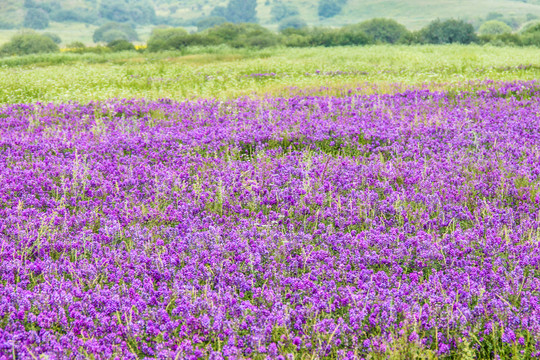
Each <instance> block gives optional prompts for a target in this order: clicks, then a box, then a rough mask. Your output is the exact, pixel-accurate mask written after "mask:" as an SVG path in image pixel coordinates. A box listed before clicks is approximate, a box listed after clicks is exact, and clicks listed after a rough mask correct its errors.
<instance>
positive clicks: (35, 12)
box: [23, 8, 49, 30]
mask: <svg viewBox="0 0 540 360" xmlns="http://www.w3.org/2000/svg"><path fill="white" fill-rule="evenodd" d="M23 26H24V27H25V28H29V29H36V30H42V29H46V28H47V27H48V26H49V15H48V14H47V13H46V12H45V11H44V10H42V9H37V8H30V9H28V10H26V14H25V15H24V21H23Z"/></svg>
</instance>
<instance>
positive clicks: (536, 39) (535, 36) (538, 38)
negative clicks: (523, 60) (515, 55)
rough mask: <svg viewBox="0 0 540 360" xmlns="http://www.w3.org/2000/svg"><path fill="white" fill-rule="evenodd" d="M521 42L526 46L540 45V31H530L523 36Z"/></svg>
mask: <svg viewBox="0 0 540 360" xmlns="http://www.w3.org/2000/svg"><path fill="white" fill-rule="evenodd" d="M521 42H522V44H523V45H525V46H540V32H538V31H537V32H529V33H525V34H523V35H522V36H521Z"/></svg>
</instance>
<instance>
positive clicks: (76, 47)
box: [66, 41, 86, 50]
mask: <svg viewBox="0 0 540 360" xmlns="http://www.w3.org/2000/svg"><path fill="white" fill-rule="evenodd" d="M66 48H68V49H70V50H84V49H86V45H84V44H83V43H82V42H80V41H74V42H72V43H69V44H67V45H66Z"/></svg>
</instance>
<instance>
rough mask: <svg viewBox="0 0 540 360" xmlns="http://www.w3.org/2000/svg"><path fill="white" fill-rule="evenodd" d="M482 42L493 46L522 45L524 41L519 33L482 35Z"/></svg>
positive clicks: (480, 37) (480, 38)
mask: <svg viewBox="0 0 540 360" xmlns="http://www.w3.org/2000/svg"><path fill="white" fill-rule="evenodd" d="M479 40H480V43H482V44H489V45H493V46H521V45H523V41H522V39H521V36H519V35H518V34H509V33H505V34H500V35H480V36H479Z"/></svg>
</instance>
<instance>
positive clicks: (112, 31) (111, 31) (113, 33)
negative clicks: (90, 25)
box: [93, 22, 139, 43]
mask: <svg viewBox="0 0 540 360" xmlns="http://www.w3.org/2000/svg"><path fill="white" fill-rule="evenodd" d="M119 39H120V40H129V41H136V40H139V36H138V35H137V33H136V32H135V30H134V29H133V27H132V26H131V25H128V24H119V23H115V22H109V23H106V24H104V25H102V26H100V27H99V28H97V29H96V31H94V36H93V40H94V42H95V43H98V42H107V43H108V42H111V41H113V40H119Z"/></svg>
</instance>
